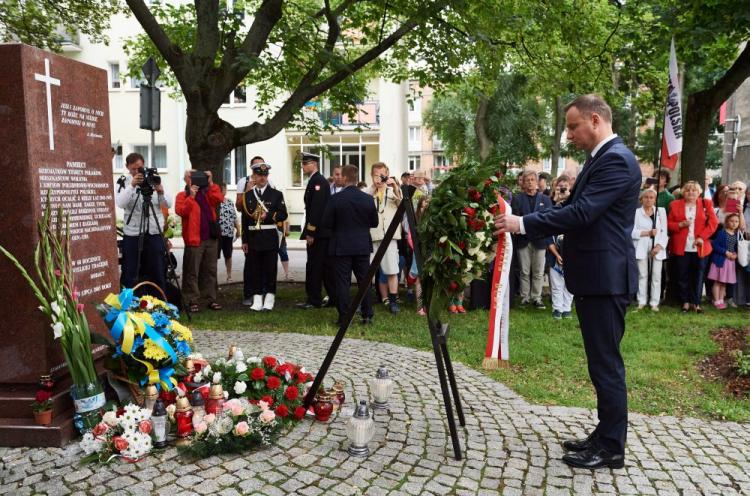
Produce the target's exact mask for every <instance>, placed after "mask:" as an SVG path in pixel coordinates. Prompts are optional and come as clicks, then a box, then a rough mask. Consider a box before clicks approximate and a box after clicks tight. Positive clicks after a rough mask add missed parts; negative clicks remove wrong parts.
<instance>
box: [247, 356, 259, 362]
mask: <svg viewBox="0 0 750 496" xmlns="http://www.w3.org/2000/svg"><path fill="white" fill-rule="evenodd" d="M247 363H260V357H257V356H254V357H250V358H248V359H247Z"/></svg>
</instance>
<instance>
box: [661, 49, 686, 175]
mask: <svg viewBox="0 0 750 496" xmlns="http://www.w3.org/2000/svg"><path fill="white" fill-rule="evenodd" d="M677 70H678V69H677V53H676V52H675V49H674V38H673V39H672V44H671V46H670V49H669V84H668V85H667V105H666V108H665V109H664V131H663V133H662V139H661V165H663V166H664V167H666V168H667V169H670V170H675V168H676V167H677V159H678V158H679V155H680V152H682V95H681V94H680V79H679V76H678V72H677Z"/></svg>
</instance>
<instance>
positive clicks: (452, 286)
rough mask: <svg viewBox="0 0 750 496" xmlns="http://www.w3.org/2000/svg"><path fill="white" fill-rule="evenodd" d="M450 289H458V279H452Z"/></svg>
mask: <svg viewBox="0 0 750 496" xmlns="http://www.w3.org/2000/svg"><path fill="white" fill-rule="evenodd" d="M448 289H450V290H451V291H456V290H457V289H458V283H457V282H456V281H451V282H450V284H448Z"/></svg>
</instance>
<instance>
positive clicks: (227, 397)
mask: <svg viewBox="0 0 750 496" xmlns="http://www.w3.org/2000/svg"><path fill="white" fill-rule="evenodd" d="M224 399H225V400H228V399H229V391H224Z"/></svg>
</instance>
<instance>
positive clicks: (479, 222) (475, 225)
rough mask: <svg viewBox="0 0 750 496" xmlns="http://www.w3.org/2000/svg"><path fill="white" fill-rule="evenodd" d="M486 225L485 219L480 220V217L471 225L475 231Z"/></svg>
mask: <svg viewBox="0 0 750 496" xmlns="http://www.w3.org/2000/svg"><path fill="white" fill-rule="evenodd" d="M484 226H485V224H484V221H483V220H480V219H477V221H476V222H474V223H473V224H472V226H471V227H472V228H473V229H474V230H475V231H481V230H482V229H484Z"/></svg>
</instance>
